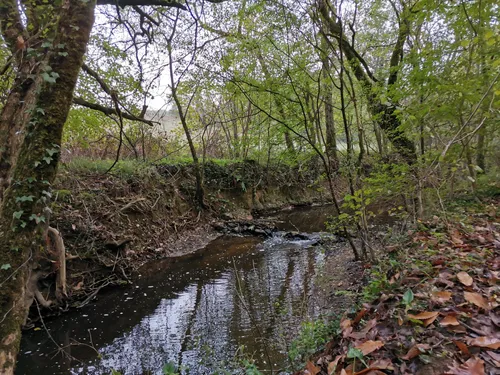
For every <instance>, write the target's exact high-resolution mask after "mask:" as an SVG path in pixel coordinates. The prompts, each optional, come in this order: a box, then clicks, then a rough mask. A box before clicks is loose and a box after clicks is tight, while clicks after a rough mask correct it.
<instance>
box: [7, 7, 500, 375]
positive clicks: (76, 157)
mask: <svg viewBox="0 0 500 375" xmlns="http://www.w3.org/2000/svg"><path fill="white" fill-rule="evenodd" d="M499 14H500V9H499V4H498V2H497V1H494V0H470V1H468V0H467V1H466V0H460V1H437V0H370V1H357V0H344V1H342V0H341V1H334V0H304V1H290V0H267V1H266V0H240V1H231V0H228V1H222V0H205V1H203V0H192V1H179V2H176V1H170V0H97V1H96V0H55V1H38V0H21V1H18V0H0V28H1V33H2V44H1V47H0V67H1V77H0V100H1V107H2V110H1V115H0V203H1V206H0V268H1V271H0V374H12V373H13V371H14V366H15V359H16V355H17V351H18V347H19V342H20V335H21V326H22V325H23V323H24V321H25V319H26V316H27V312H28V309H29V306H30V305H31V302H32V300H33V298H34V296H35V295H36V293H37V287H36V284H37V282H38V277H39V275H37V272H35V271H33V267H32V266H33V264H36V262H37V261H38V259H39V258H40V257H41V254H42V253H43V251H44V248H45V244H46V237H47V235H48V234H47V233H49V235H50V234H51V233H52V235H53V233H54V232H53V231H54V230H53V229H51V227H50V211H51V210H50V205H51V196H52V195H51V185H52V184H53V182H54V180H55V178H56V174H57V170H58V166H59V165H60V164H65V165H72V163H73V164H75V163H83V162H85V163H86V164H92V163H104V162H105V163H106V168H105V169H106V170H109V171H110V173H112V172H113V168H116V166H117V165H119V163H121V162H126V161H128V160H136V161H137V162H138V163H137V165H139V164H141V163H145V164H152V163H153V164H155V165H158V164H160V165H161V164H176V163H179V162H189V163H191V165H192V168H193V169H192V171H193V175H194V177H195V178H196V205H197V209H198V210H199V211H203V210H207V209H208V205H207V197H206V196H205V194H204V179H205V176H204V170H205V169H204V165H205V164H206V163H209V162H215V163H226V162H228V161H242V160H251V161H254V162H256V163H258V164H260V165H262V166H270V165H277V164H278V165H288V166H295V167H298V168H299V170H300V169H307V168H317V169H319V170H320V171H321V173H320V177H319V178H320V179H321V180H322V181H323V182H324V183H325V186H327V191H328V192H329V194H330V199H331V200H332V202H333V203H334V205H335V206H336V209H337V211H338V213H339V216H338V220H337V221H336V224H335V226H336V230H337V231H339V232H341V233H343V235H345V237H346V238H347V239H348V240H349V242H350V243H351V246H352V250H353V252H354V254H353V256H355V257H356V259H365V260H371V261H375V254H374V252H373V248H372V246H370V236H369V232H368V228H367V218H368V217H369V216H370V215H371V213H370V212H369V210H368V209H367V207H368V206H369V205H370V203H372V202H375V201H377V200H380V199H386V200H397V201H399V202H400V203H401V205H400V207H399V208H398V209H396V210H401V211H404V213H405V214H407V215H409V216H411V218H412V220H417V219H419V218H423V217H425V215H426V214H428V213H429V211H430V210H431V207H432V208H436V207H437V208H439V207H440V206H442V204H443V200H445V199H453V197H454V195H455V194H457V192H463V191H467V192H469V193H471V194H474V193H475V191H476V190H477V188H478V184H480V183H481V181H488V180H495V178H498V173H499V167H500V164H499V161H500V132H499V126H500V125H499V124H500V112H499V109H500V20H499ZM165 113H168V114H172V113H173V114H174V115H173V116H171V117H172V118H170V119H169V124H167V125H166V124H165V120H164V118H163V117H164V115H165ZM172 122H173V125H175V126H172ZM105 172H106V171H105ZM340 181H342V186H346V188H345V189H343V191H342V190H340V189H338V188H337V186H338V185H339V184H340ZM55 235H58V233H57V231H56V234H55ZM353 237H356V238H358V239H361V240H360V241H353V240H352V238H353ZM355 242H356V243H355ZM63 251H64V250H63ZM61 293H63V291H61ZM63 294H64V293H63ZM61 298H63V296H62V297H61Z"/></svg>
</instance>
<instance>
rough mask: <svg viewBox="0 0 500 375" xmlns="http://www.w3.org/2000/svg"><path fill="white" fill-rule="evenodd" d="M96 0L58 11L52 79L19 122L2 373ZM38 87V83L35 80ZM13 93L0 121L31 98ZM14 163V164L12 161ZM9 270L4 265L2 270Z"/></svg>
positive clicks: (0, 305)
mask: <svg viewBox="0 0 500 375" xmlns="http://www.w3.org/2000/svg"><path fill="white" fill-rule="evenodd" d="M94 7H95V1H87V2H84V1H80V0H70V1H68V2H65V3H64V5H63V6H62V7H61V9H60V10H59V20H58V23H57V28H56V31H57V34H56V39H55V42H54V49H55V46H61V45H64V49H63V51H66V52H67V54H61V53H58V52H62V51H61V50H59V51H50V52H48V56H49V59H48V66H50V67H51V68H52V70H51V72H54V73H57V75H58V76H55V75H52V77H53V78H54V79H55V81H54V80H45V81H42V83H40V84H39V85H38V86H36V91H37V92H39V94H38V97H37V98H36V101H35V106H34V110H33V111H30V112H29V116H26V120H25V121H23V123H22V130H23V131H24V139H23V140H22V143H21V146H20V150H19V156H18V157H17V161H16V163H15V165H14V167H13V170H12V172H11V173H10V177H11V179H12V182H13V183H12V184H11V185H10V186H9V187H8V189H7V190H6V191H5V192H4V197H3V201H2V206H1V208H0V210H1V212H0V264H1V265H9V266H10V268H9V269H8V270H2V271H0V276H1V282H2V288H1V289H0V317H1V321H0V323H1V324H0V338H1V341H0V374H2V375H7V374H9V375H10V374H13V373H14V366H15V361H16V356H17V352H18V350H19V343H20V339H21V326H22V324H23V323H24V321H25V319H26V316H27V313H28V309H29V306H30V305H31V302H32V299H33V294H34V291H33V290H30V289H29V288H28V287H27V286H28V284H31V283H30V280H32V279H33V276H34V275H35V274H36V273H37V272H36V267H37V260H38V258H39V256H40V255H41V252H42V251H43V249H44V244H45V234H46V233H45V230H46V227H47V226H46V225H42V224H43V223H44V222H48V220H49V213H50V209H49V208H48V206H49V197H50V193H49V190H50V185H51V183H52V182H53V180H54V178H55V176H56V168H57V163H58V160H59V157H60V153H59V149H60V145H61V136H62V130H63V126H64V123H65V121H66V118H67V115H68V112H69V109H70V106H71V102H72V97H73V90H74V88H75V85H76V82H77V78H78V73H79V72H80V68H81V66H82V63H83V56H84V54H85V50H86V46H87V43H88V40H89V35H90V31H91V29H92V25H93V20H94V16H93V15H94ZM63 55H65V56H63ZM34 82H35V83H37V82H39V81H38V78H35V79H34ZM31 89H32V87H31V85H30V87H28V88H26V87H25V88H24V90H22V89H20V88H19V87H15V88H14V89H12V91H11V93H10V94H9V100H8V101H7V103H8V105H6V106H4V108H3V109H2V115H1V117H2V119H4V118H7V116H6V114H8V113H18V112H19V111H20V108H24V107H23V103H21V102H20V101H19V99H17V101H16V100H15V98H20V97H26V95H28V94H30V92H31V91H30V90H31ZM11 160H12V159H11ZM5 267H8V266H4V268H5Z"/></svg>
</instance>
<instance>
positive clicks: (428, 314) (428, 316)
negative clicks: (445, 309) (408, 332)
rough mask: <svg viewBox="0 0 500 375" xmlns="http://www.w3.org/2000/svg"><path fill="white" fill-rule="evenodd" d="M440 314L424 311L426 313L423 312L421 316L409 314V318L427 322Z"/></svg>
mask: <svg viewBox="0 0 500 375" xmlns="http://www.w3.org/2000/svg"><path fill="white" fill-rule="evenodd" d="M438 314H439V312H437V311H424V312H421V313H420V314H417V315H413V314H408V318H411V319H417V320H427V319H431V318H435V317H436V316H437V315H438Z"/></svg>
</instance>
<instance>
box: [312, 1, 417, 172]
mask: <svg viewBox="0 0 500 375" xmlns="http://www.w3.org/2000/svg"><path fill="white" fill-rule="evenodd" d="M317 5H318V10H319V12H320V14H321V21H320V22H321V23H322V25H321V26H322V29H323V28H324V29H326V30H328V33H327V32H325V31H322V33H323V36H324V37H325V38H328V36H333V38H334V39H335V40H336V41H337V43H338V46H339V50H340V53H342V54H343V55H344V56H345V57H346V59H347V62H348V64H349V67H350V69H351V70H352V72H353V74H354V76H355V77H356V79H357V80H358V82H359V83H360V84H361V87H362V88H363V92H364V94H365V96H366V98H367V102H368V109H369V111H370V113H371V114H372V116H373V117H374V119H375V121H376V122H377V123H378V124H379V126H380V128H381V129H382V130H383V131H384V132H385V134H386V135H387V138H388V139H389V140H390V141H391V142H392V144H393V145H394V147H395V148H396V150H397V151H398V152H399V153H400V154H401V156H402V157H403V158H404V159H405V160H406V161H407V162H408V163H410V164H412V163H415V161H416V160H417V155H416V149H415V144H414V143H413V141H412V140H411V139H409V138H407V137H406V135H405V134H404V132H403V131H402V130H401V129H400V125H401V122H400V120H399V118H398V117H397V115H396V113H395V112H396V107H397V103H389V104H385V103H382V101H381V99H380V97H379V96H378V95H377V94H375V91H374V86H376V85H377V84H378V82H379V81H378V80H377V79H376V78H375V77H374V75H373V73H372V72H371V70H370V69H369V67H368V65H367V63H366V61H365V60H364V59H363V57H362V56H361V55H360V54H359V53H358V51H356V49H355V48H354V46H353V45H352V44H351V43H350V41H349V40H348V39H347V37H346V35H345V34H344V30H343V25H342V22H341V19H340V18H338V17H337V15H336V14H334V13H332V12H333V9H335V8H334V7H332V6H331V4H330V1H329V0H318V3H317ZM408 34H409V26H408V24H407V22H406V21H405V20H404V18H403V20H402V22H401V23H400V27H399V31H398V38H397V41H396V43H395V46H394V49H393V51H392V55H391V58H390V62H389V68H390V74H389V78H388V79H387V90H388V91H390V89H391V88H392V87H393V86H394V84H395V83H396V82H397V79H398V70H399V68H400V63H401V60H402V56H403V46H404V42H405V41H406V38H407V37H408ZM329 45H330V48H334V45H333V43H329Z"/></svg>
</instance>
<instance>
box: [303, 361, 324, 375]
mask: <svg viewBox="0 0 500 375" xmlns="http://www.w3.org/2000/svg"><path fill="white" fill-rule="evenodd" d="M320 371H321V369H320V368H319V367H316V366H314V363H312V362H311V361H308V362H307V364H306V372H307V373H309V374H311V375H316V374H317V373H318V372H320Z"/></svg>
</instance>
